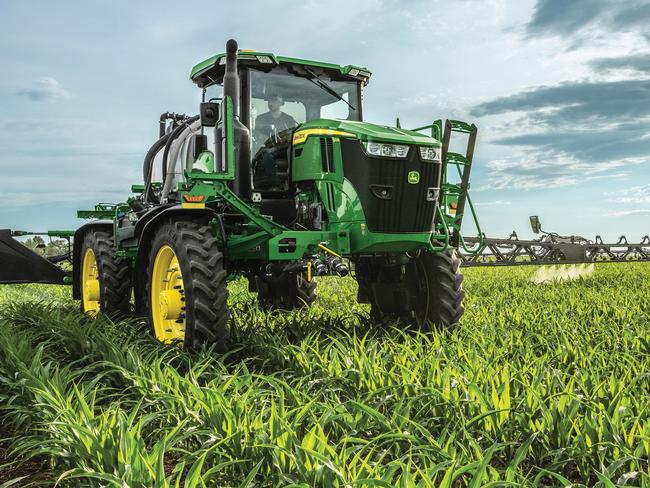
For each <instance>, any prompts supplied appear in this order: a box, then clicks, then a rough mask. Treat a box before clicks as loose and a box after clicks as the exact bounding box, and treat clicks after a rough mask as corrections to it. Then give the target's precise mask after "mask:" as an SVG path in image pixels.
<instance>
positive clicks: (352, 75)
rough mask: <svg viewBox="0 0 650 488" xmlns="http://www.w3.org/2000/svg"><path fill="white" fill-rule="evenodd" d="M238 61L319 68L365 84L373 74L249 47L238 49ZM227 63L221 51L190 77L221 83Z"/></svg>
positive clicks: (198, 81) (201, 84)
mask: <svg viewBox="0 0 650 488" xmlns="http://www.w3.org/2000/svg"><path fill="white" fill-rule="evenodd" d="M237 61H238V62H239V64H240V65H242V66H259V67H262V68H264V67H268V68H272V67H273V66H277V65H283V64H284V65H299V66H305V67H312V68H319V69H322V70H325V71H328V72H330V73H332V74H334V75H339V76H340V78H341V79H348V80H358V81H361V82H363V83H364V84H367V83H368V79H369V78H370V75H371V73H370V70H368V68H364V67H361V66H354V65H352V64H347V65H345V66H341V65H338V64H333V63H323V62H321V61H311V60H308V59H299V58H290V57H286V56H276V55H275V54H273V53H263V52H257V51H252V50H249V49H240V50H239V51H237ZM225 63H226V54H225V53H220V54H217V55H215V56H212V57H211V58H208V59H206V60H205V61H202V62H200V63H199V64H197V65H196V66H194V68H192V72H191V73H190V79H191V80H192V81H193V82H194V83H196V84H197V85H198V86H199V87H201V88H204V87H206V86H209V85H213V84H215V83H216V84H221V83H222V81H223V75H224V72H225V69H226V66H225ZM337 77H338V76H337Z"/></svg>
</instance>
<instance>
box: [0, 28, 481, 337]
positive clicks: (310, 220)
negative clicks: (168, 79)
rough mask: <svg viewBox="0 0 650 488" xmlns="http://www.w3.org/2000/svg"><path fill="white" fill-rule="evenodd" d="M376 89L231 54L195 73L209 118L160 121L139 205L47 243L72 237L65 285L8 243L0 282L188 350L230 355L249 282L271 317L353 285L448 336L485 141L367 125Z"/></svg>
mask: <svg viewBox="0 0 650 488" xmlns="http://www.w3.org/2000/svg"><path fill="white" fill-rule="evenodd" d="M369 77H370V72H369V71H368V70H367V69H366V68H361V67H356V66H351V65H347V66H339V65H335V64H328V63H322V62H317V61H307V60H302V59H295V58H287V57H282V56H276V55H274V54H271V53H261V52H255V51H246V50H238V47H237V43H236V42H235V41H234V40H230V41H228V43H227V44H226V53H225V54H218V55H216V56H214V57H212V58H210V59H207V60H206V61H204V62H202V63H200V64H198V65H197V66H195V67H194V69H193V70H192V72H191V79H192V81H193V82H194V83H195V84H196V85H197V86H198V87H199V88H200V89H201V90H202V93H203V101H202V103H201V104H200V114H199V115H196V116H194V117H187V116H185V115H178V114H174V113H165V114H163V115H162V116H161V118H160V138H159V139H158V140H157V141H156V142H155V143H154V144H153V146H152V147H151V148H150V149H149V151H148V153H147V155H146V157H145V160H144V166H143V183H142V184H139V185H134V186H133V187H132V191H133V193H134V196H133V197H131V198H129V199H128V200H127V201H126V202H124V203H119V204H98V205H96V207H95V209H93V210H83V211H79V212H78V216H79V217H80V218H86V219H91V220H90V221H89V222H88V223H86V224H85V225H83V226H81V227H80V228H79V229H77V230H76V231H70V232H65V231H51V232H50V235H54V236H60V237H66V238H68V239H69V240H70V239H71V240H72V242H71V246H70V252H69V254H68V255H67V259H69V261H70V262H71V264H72V266H71V272H70V271H68V272H66V271H65V269H63V270H62V269H60V268H57V267H56V266H55V264H60V262H61V261H64V260H65V257H61V256H55V257H54V258H49V259H45V258H43V257H40V256H36V254H34V253H32V254H30V253H31V251H29V250H27V249H26V248H22V249H21V245H20V244H18V243H16V242H15V241H13V239H11V238H10V237H9V236H10V235H11V234H10V233H8V231H4V234H2V235H0V260H2V261H3V266H2V271H0V282H4V283H9V282H13V283H15V282H47V283H64V282H68V283H71V284H72V292H73V296H74V298H75V299H79V300H81V308H82V310H83V311H84V312H87V313H88V314H96V313H98V312H101V313H107V314H114V315H125V314H129V313H132V312H133V309H132V305H131V302H132V299H134V302H135V313H136V314H138V315H141V316H148V317H149V321H150V323H151V327H152V332H153V333H154V334H155V336H156V337H157V338H158V339H159V340H161V341H164V342H168V343H182V344H184V345H185V347H188V348H196V347H198V346H201V345H203V344H215V345H216V346H217V347H218V348H221V349H223V348H226V347H227V344H228V339H229V335H230V330H229V317H230V312H229V310H228V303H227V302H228V290H227V283H228V281H229V280H231V279H233V278H235V277H238V276H243V277H245V278H246V279H247V280H248V283H249V289H250V290H251V291H253V292H256V293H257V295H258V299H259V304H260V306H262V307H266V308H278V309H293V308H297V307H308V306H310V304H311V303H312V302H313V301H314V299H315V296H316V295H315V291H316V281H315V280H314V277H316V276H324V275H335V276H345V275H347V274H348V273H351V272H352V273H353V274H354V277H355V279H356V281H357V282H358V285H359V292H358V300H359V301H360V302H361V303H368V304H370V305H371V314H372V316H373V317H374V318H375V319H377V320H400V323H403V324H408V325H409V326H413V327H417V328H418V329H421V330H430V329H431V328H432V327H436V326H437V327H452V326H454V325H455V324H457V323H458V321H459V319H460V318H461V315H462V314H463V297H464V292H463V287H462V281H463V277H462V275H461V273H460V271H459V265H460V260H459V258H458V257H457V256H456V251H455V249H456V248H457V247H458V246H459V245H463V246H464V241H463V238H462V236H461V234H460V229H461V223H462V220H463V215H464V213H465V208H466V206H468V207H469V213H471V215H472V217H473V218H474V221H475V222H476V216H475V214H474V209H473V207H472V205H471V200H470V199H469V196H468V188H469V175H470V169H471V165H472V155H473V151H474V143H475V140H476V133H477V130H476V127H475V126H474V125H469V124H466V123H464V122H460V121H447V122H446V123H445V125H444V128H443V124H442V121H440V120H437V121H435V122H433V123H432V124H431V125H428V126H425V127H419V128H416V129H414V130H405V129H402V128H400V124H399V120H398V122H397V127H394V128H393V127H386V126H381V125H375V124H371V123H368V122H364V121H363V98H364V89H365V87H366V85H367V84H368V80H369ZM452 133H459V134H464V136H463V137H464V138H466V139H467V145H466V150H465V151H464V154H461V153H456V152H451V151H449V147H450V138H451V135H452ZM454 168H455V169H454ZM452 180H453V181H454V182H452ZM466 203H467V204H468V205H466ZM476 225H477V227H478V223H476ZM0 232H2V231H0ZM479 233H480V229H479ZM18 234H19V233H18ZM13 235H14V236H15V235H16V233H13ZM11 241H13V242H11Z"/></svg>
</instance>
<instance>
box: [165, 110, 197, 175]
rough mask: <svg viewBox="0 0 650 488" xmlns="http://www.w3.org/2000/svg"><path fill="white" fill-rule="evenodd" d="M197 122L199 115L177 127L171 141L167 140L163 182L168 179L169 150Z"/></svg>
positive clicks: (172, 133)
mask: <svg viewBox="0 0 650 488" xmlns="http://www.w3.org/2000/svg"><path fill="white" fill-rule="evenodd" d="M197 120H199V116H198V115H195V116H194V117H190V118H189V119H187V120H186V121H185V122H183V123H182V124H180V125H179V126H178V127H176V128H175V129H174V130H173V131H172V132H171V135H170V136H169V139H167V142H166V143H165V151H164V152H163V160H162V178H163V181H165V179H166V178H167V159H168V157H169V149H170V148H171V145H172V142H174V140H175V139H176V138H177V137H178V136H179V135H180V133H181V132H183V131H184V130H185V129H186V128H187V126H188V125H190V124H191V123H193V122H196V121H197Z"/></svg>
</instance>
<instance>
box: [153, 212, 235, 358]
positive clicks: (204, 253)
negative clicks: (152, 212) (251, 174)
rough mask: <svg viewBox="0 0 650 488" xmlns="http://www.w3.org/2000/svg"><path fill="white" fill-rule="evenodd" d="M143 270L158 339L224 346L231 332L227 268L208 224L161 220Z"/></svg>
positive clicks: (155, 333)
mask: <svg viewBox="0 0 650 488" xmlns="http://www.w3.org/2000/svg"><path fill="white" fill-rule="evenodd" d="M147 275H148V280H147V293H146V296H147V300H148V304H149V322H150V324H151V329H152V332H153V334H154V335H155V337H156V338H157V339H158V340H160V341H163V342H166V343H181V344H183V345H184V346H185V347H186V348H188V349H195V348H197V347H200V346H201V345H204V344H205V345H210V344H215V345H216V346H217V349H219V350H225V348H226V345H227V342H228V339H229V337H230V329H229V326H228V319H229V318H230V312H229V310H228V304H227V301H228V290H227V288H226V271H225V270H224V267H223V254H222V253H221V251H220V250H219V247H218V244H217V239H216V238H215V237H214V236H213V235H212V232H211V227H210V226H209V225H205V224H203V223H198V222H186V221H182V222H181V221H172V222H168V223H166V224H164V225H162V226H161V227H160V228H159V229H158V231H157V232H156V235H155V237H154V239H153V242H152V246H151V251H150V254H149V266H148V273H147Z"/></svg>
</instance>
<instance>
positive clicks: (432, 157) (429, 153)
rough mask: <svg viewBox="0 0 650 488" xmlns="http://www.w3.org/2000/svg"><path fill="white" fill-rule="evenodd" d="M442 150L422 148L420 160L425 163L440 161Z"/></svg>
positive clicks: (429, 147)
mask: <svg viewBox="0 0 650 488" xmlns="http://www.w3.org/2000/svg"><path fill="white" fill-rule="evenodd" d="M441 152H442V151H441V148H439V147H433V146H420V158H422V159H423V160H424V161H439V160H440V153H441Z"/></svg>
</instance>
